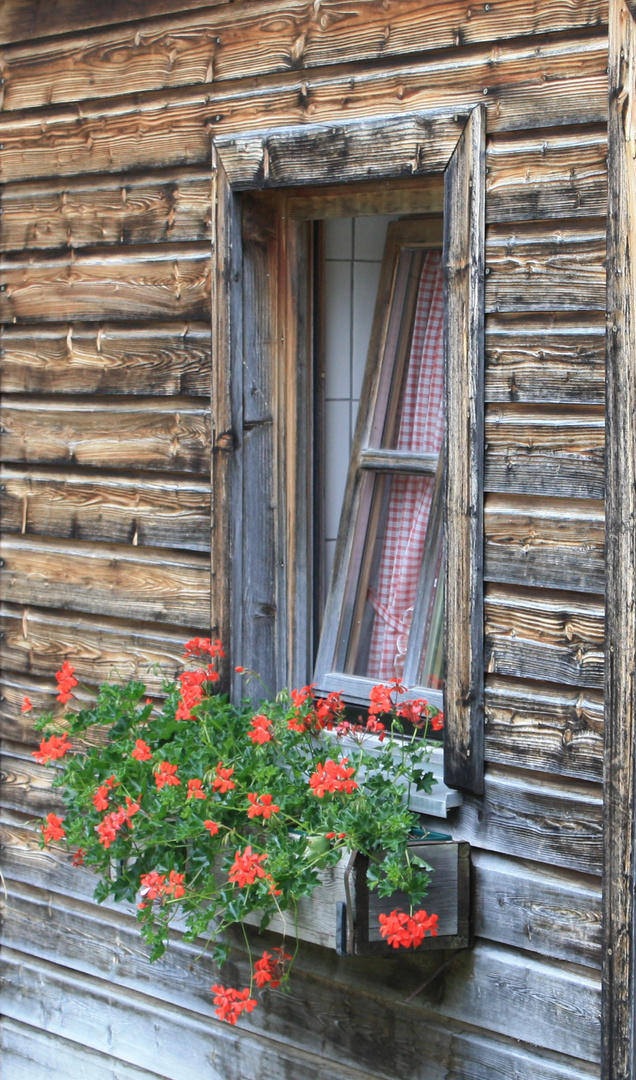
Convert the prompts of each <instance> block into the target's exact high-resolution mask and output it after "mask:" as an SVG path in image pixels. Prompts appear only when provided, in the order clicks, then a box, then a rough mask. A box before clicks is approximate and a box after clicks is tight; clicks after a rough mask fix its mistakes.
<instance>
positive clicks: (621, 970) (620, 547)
mask: <svg viewBox="0 0 636 1080" xmlns="http://www.w3.org/2000/svg"><path fill="white" fill-rule="evenodd" d="M635 66H636V12H635V11H634V8H633V6H630V5H629V4H627V3H626V2H625V0H611V3H610V26H609V69H608V70H609V95H610V115H609V130H608V139H609V162H608V165H609V169H608V171H609V178H610V181H609V191H608V234H607V264H608V272H607V326H608V335H607V429H608V440H607V444H608V455H607V497H606V512H607V590H606V593H607V673H606V678H605V696H606V702H607V721H606V725H605V774H604V781H605V815H604V837H605V845H604V850H605V856H604V864H603V873H604V879H605V883H606V884H605V890H604V896H603V920H604V934H603V1036H602V1062H603V1076H604V1078H607V1080H620V1078H621V1077H623V1076H629V1075H630V1074H631V1075H633V1074H634V1071H635V1070H636V1014H635V1012H634V1005H633V1003H634V993H635V989H636V986H635V983H636V974H635V955H634V949H635V935H636V905H635V904H634V890H635V888H636V851H635V847H634V834H635V828H636V806H635V804H634V784H635V778H636V712H635V708H634V706H635V702H634V652H635V649H636V623H635V620H634V615H635V612H636V549H635V547H634V520H635V517H636V501H635V496H636V364H635V359H636V321H635V320H636V315H635V311H634V296H635V294H636V264H635V262H634V243H635V241H636V207H635V205H634V195H635V191H636V163H635V161H634V109H635V105H636V99H635V94H634V69H635Z"/></svg>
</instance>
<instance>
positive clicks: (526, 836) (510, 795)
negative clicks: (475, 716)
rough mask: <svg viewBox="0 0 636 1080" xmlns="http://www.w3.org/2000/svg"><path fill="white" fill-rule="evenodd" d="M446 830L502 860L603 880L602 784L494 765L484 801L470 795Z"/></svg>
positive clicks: (486, 783)
mask: <svg viewBox="0 0 636 1080" xmlns="http://www.w3.org/2000/svg"><path fill="white" fill-rule="evenodd" d="M432 820H433V819H431V821H432ZM431 827H432V828H435V826H434V825H431ZM444 827H445V829H446V831H447V832H449V833H451V834H452V835H453V837H454V838H456V839H459V837H461V838H462V839H464V840H468V841H469V843H470V844H471V845H473V846H474V847H476V848H480V849H484V850H486V851H491V852H496V853H498V854H500V855H513V856H516V857H518V858H521V859H530V860H532V861H533V862H536V863H546V864H547V865H548V866H560V867H563V868H564V869H567V870H575V871H577V872H579V873H585V874H593V875H594V876H597V877H598V876H600V875H601V872H602V860H603V789H602V786H601V785H600V784H590V783H586V782H584V781H583V780H573V779H568V780H565V779H564V778H562V777H548V776H545V777H544V776H540V775H539V774H538V773H535V772H533V773H527V772H522V771H521V770H520V769H508V768H504V767H503V766H499V765H497V766H495V765H490V767H489V768H487V769H486V777H485V787H484V795H483V798H480V797H479V796H476V795H472V794H465V795H464V802H463V804H462V806H461V807H459V809H458V810H457V813H456V816H454V817H453V818H452V819H451V818H449V819H448V821H447V822H446V823H445V826H444ZM519 959H520V960H523V957H520V958H519Z"/></svg>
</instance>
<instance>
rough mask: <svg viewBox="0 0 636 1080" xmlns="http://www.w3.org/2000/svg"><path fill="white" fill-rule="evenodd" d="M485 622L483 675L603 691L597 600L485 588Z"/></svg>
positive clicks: (601, 635)
mask: <svg viewBox="0 0 636 1080" xmlns="http://www.w3.org/2000/svg"><path fill="white" fill-rule="evenodd" d="M484 619H485V625H484V635H485V650H484V653H485V662H486V668H487V671H488V672H490V673H492V674H496V675H508V676H512V677H514V678H521V679H537V680H539V681H541V680H545V681H546V682H550V683H562V684H564V685H566V686H577V687H590V688H596V689H599V688H601V687H602V686H603V667H604V663H603V661H604V645H605V634H604V605H603V603H602V598H601V597H585V596H581V595H578V594H576V593H567V592H557V591H547V590H545V591H540V590H533V589H522V588H520V587H518V588H517V589H513V588H508V589H505V588H503V587H501V586H494V585H489V586H487V588H486V593H485V597H484Z"/></svg>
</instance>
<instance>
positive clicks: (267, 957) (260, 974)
mask: <svg viewBox="0 0 636 1080" xmlns="http://www.w3.org/2000/svg"><path fill="white" fill-rule="evenodd" d="M274 953H278V956H273V955H272V954H271V953H268V952H264V953H263V955H262V957H261V959H260V960H257V961H256V963H255V964H254V982H255V983H256V985H257V986H258V988H259V990H260V989H262V987H263V986H266V985H267V983H269V984H270V987H271V988H272V990H275V989H276V987H277V986H280V980H281V976H282V975H283V972H284V970H285V961H286V960H291V956H290V955H289V953H286V952H284V951H283V949H281V948H280V947H279V948H277V949H274Z"/></svg>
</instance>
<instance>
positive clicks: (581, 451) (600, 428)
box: [485, 404, 605, 499]
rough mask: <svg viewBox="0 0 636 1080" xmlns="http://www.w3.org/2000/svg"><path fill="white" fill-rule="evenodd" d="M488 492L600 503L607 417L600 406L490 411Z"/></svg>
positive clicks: (499, 407) (507, 407) (490, 408)
mask: <svg viewBox="0 0 636 1080" xmlns="http://www.w3.org/2000/svg"><path fill="white" fill-rule="evenodd" d="M485 429H486V451H485V485H486V490H487V491H509V492H517V493H519V494H532V495H557V496H558V495H564V496H568V497H570V498H588V499H601V498H602V497H603V491H604V487H605V457H604V447H605V416H604V413H603V410H602V409H601V408H600V407H598V406H594V405H591V406H588V407H586V406H583V405H577V406H575V405H569V406H565V405H561V406H558V405H554V406H550V407H547V406H542V405H525V404H524V405H520V404H510V405H503V404H502V405H489V406H488V408H487V410H486V425H485Z"/></svg>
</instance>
